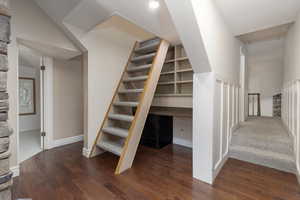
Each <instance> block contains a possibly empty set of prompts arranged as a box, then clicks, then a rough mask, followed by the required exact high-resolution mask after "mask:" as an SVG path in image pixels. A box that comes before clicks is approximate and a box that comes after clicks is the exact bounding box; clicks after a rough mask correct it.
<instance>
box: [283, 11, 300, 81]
mask: <svg viewBox="0 0 300 200" xmlns="http://www.w3.org/2000/svg"><path fill="white" fill-rule="evenodd" d="M299 35H300V14H299V15H298V17H297V21H296V23H295V24H294V25H293V26H292V27H291V29H290V30H289V32H288V35H287V38H286V43H285V58H284V83H287V82H290V81H293V80H296V79H300V67H299V65H300V57H299V52H300V37H299Z"/></svg>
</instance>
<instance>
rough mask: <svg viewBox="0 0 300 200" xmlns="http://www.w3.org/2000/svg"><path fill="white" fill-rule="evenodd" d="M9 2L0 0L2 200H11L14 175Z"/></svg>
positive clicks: (0, 167)
mask: <svg viewBox="0 0 300 200" xmlns="http://www.w3.org/2000/svg"><path fill="white" fill-rule="evenodd" d="M8 3H9V0H0V200H11V199H12V194H11V186H12V184H13V181H12V175H13V173H12V172H11V171H10V169H9V166H10V165H9V158H10V152H9V136H10V135H11V134H12V130H11V128H10V127H9V125H8V123H7V120H8V109H9V103H8V102H9V101H8V93H7V73H8V58H7V45H8V44H9V41H10V40H9V38H10V18H11V17H10V15H9V12H8Z"/></svg>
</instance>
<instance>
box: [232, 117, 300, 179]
mask: <svg viewBox="0 0 300 200" xmlns="http://www.w3.org/2000/svg"><path fill="white" fill-rule="evenodd" d="M230 157H232V158H236V159H239V160H243V161H247V162H251V163H254V164H259V165H263V166H266V167H271V168H274V169H278V170H282V171H285V172H292V173H294V172H295V170H296V166H295V162H294V158H293V141H292V139H291V138H290V137H289V135H288V133H287V131H286V130H285V128H284V127H283V124H282V122H281V121H280V119H276V118H270V117H259V118H249V119H248V120H247V121H246V122H244V123H242V124H241V127H240V128H239V129H238V130H237V131H236V132H235V133H233V136H232V141H231V147H230Z"/></svg>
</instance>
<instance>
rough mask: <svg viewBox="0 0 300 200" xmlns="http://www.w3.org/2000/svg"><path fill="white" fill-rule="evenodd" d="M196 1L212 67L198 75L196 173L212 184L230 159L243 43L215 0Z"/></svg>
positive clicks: (197, 12)
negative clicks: (236, 36)
mask: <svg viewBox="0 0 300 200" xmlns="http://www.w3.org/2000/svg"><path fill="white" fill-rule="evenodd" d="M192 2H193V3H192V4H193V6H194V9H195V14H196V18H197V21H198V25H199V27H200V32H201V36H202V38H203V42H204V46H205V50H206V53H207V56H208V60H209V64H210V66H211V69H212V72H210V73H197V74H195V75H194V100H193V101H194V103H193V109H194V111H193V118H194V121H193V173H194V177H195V178H198V179H200V180H201V181H204V182H207V183H209V184H212V183H213V181H214V179H215V177H216V176H217V174H218V172H219V170H220V169H221V168H222V166H223V164H224V163H225V161H226V160H227V153H228V143H229V139H228V137H229V135H230V133H231V132H230V130H231V128H232V127H235V126H237V124H238V121H239V120H238V115H239V106H238V105H239V104H238V101H239V96H238V94H239V93H238V89H237V88H238V87H239V78H240V48H241V43H240V42H239V41H238V40H237V39H236V38H235V37H234V36H233V34H232V33H231V32H230V30H229V29H228V27H227V25H226V23H225V22H224V20H223V17H222V16H221V15H220V13H219V11H218V10H217V8H216V6H215V5H214V2H213V1H211V0H202V1H197V0H194V1H192ZM219 83H222V84H221V85H223V86H224V88H223V89H221V88H220V84H219ZM233 88H235V89H233ZM222 91H223V93H222ZM233 91H235V92H233ZM222 99H223V100H222ZM221 100H222V101H221ZM220 101H221V102H220ZM212 102H213V103H212ZM220 105H223V107H220ZM223 115H224V116H223ZM221 116H222V118H220V117H221ZM232 119H234V120H232ZM233 122H234V123H233ZM224 145H225V146H224Z"/></svg>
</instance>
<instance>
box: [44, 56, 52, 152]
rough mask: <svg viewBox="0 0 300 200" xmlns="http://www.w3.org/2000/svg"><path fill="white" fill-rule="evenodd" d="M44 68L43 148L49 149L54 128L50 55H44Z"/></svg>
mask: <svg viewBox="0 0 300 200" xmlns="http://www.w3.org/2000/svg"><path fill="white" fill-rule="evenodd" d="M44 65H45V66H46V70H45V82H44V84H45V86H44V87H45V103H44V106H45V132H46V137H45V149H51V148H52V143H54V141H53V129H54V114H53V111H54V91H53V90H54V88H53V82H54V80H53V79H54V77H53V76H54V75H53V73H54V72H53V71H54V69H53V68H54V66H53V59H52V58H50V57H44Z"/></svg>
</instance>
